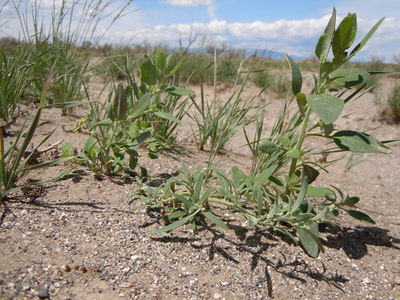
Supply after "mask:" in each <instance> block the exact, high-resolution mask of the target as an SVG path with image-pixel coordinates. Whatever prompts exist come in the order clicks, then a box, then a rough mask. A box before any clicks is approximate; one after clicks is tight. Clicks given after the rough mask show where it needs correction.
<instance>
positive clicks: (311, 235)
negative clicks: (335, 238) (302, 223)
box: [296, 223, 324, 258]
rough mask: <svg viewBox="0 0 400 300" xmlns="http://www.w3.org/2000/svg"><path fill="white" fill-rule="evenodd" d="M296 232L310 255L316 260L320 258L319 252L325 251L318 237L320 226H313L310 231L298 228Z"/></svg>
mask: <svg viewBox="0 0 400 300" xmlns="http://www.w3.org/2000/svg"><path fill="white" fill-rule="evenodd" d="M296 230H297V234H298V236H299V238H300V241H301V244H302V245H303V247H304V250H306V252H307V254H308V255H310V256H311V257H314V258H315V257H318V254H319V251H321V252H323V251H324V248H323V246H322V243H321V240H320V239H319V237H318V224H316V223H314V224H312V225H311V226H310V230H307V229H304V228H297V229H296Z"/></svg>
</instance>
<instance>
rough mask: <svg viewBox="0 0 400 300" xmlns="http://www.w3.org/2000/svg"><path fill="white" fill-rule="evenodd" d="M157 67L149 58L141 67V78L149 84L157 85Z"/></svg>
mask: <svg viewBox="0 0 400 300" xmlns="http://www.w3.org/2000/svg"><path fill="white" fill-rule="evenodd" d="M157 77H158V76H157V68H156V66H155V65H154V64H153V63H152V62H151V61H150V60H149V59H147V60H146V61H145V62H144V63H142V65H141V67H140V80H141V82H142V83H145V84H147V85H155V84H156V83H157Z"/></svg>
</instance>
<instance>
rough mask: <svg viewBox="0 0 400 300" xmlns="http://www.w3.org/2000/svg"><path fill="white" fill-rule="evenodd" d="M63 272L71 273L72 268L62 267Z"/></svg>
mask: <svg viewBox="0 0 400 300" xmlns="http://www.w3.org/2000/svg"><path fill="white" fill-rule="evenodd" d="M61 270H62V271H64V272H71V267H70V266H68V265H62V266H61Z"/></svg>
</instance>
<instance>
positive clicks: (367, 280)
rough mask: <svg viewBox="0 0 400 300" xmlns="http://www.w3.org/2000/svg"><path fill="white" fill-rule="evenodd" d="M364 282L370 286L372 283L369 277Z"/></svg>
mask: <svg viewBox="0 0 400 300" xmlns="http://www.w3.org/2000/svg"><path fill="white" fill-rule="evenodd" d="M363 282H364V283H365V284H370V283H371V280H370V279H369V278H368V277H365V278H364V279H363Z"/></svg>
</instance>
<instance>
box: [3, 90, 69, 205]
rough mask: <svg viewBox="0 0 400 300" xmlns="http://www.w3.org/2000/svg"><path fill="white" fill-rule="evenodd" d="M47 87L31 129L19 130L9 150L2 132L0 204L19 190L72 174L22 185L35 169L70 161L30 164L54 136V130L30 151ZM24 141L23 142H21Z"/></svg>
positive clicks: (58, 160) (55, 160)
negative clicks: (25, 176)
mask: <svg viewBox="0 0 400 300" xmlns="http://www.w3.org/2000/svg"><path fill="white" fill-rule="evenodd" d="M46 86H47V85H44V87H45V88H44V90H43V92H42V96H41V101H40V105H39V109H38V110H37V112H36V114H35V117H34V119H33V121H32V123H31V124H30V126H29V128H28V129H27V130H26V131H24V129H23V128H21V130H19V132H18V134H17V136H16V138H15V139H14V141H13V142H12V144H11V146H10V147H9V148H8V149H5V142H4V137H3V133H2V131H1V130H0V187H1V193H0V203H3V202H5V201H6V200H7V199H8V197H9V195H10V194H12V193H14V192H16V191H17V190H20V189H22V188H23V187H26V186H32V185H38V184H43V183H44V182H47V181H58V180H61V179H62V178H64V176H65V175H66V174H67V173H69V172H70V170H71V169H66V170H64V171H63V172H61V173H60V174H59V175H58V176H56V177H54V178H52V179H49V180H42V181H34V182H30V183H25V184H23V183H22V184H18V183H20V182H19V181H20V179H21V178H22V177H23V176H24V175H26V174H27V173H28V172H29V171H31V170H35V169H43V168H45V167H49V166H53V165H56V164H60V163H63V162H66V161H68V160H70V158H60V159H53V160H50V161H46V162H43V163H38V164H30V162H31V159H32V158H33V157H34V155H36V153H37V151H38V149H39V147H40V146H42V145H43V144H44V143H45V142H46V141H47V140H48V139H49V138H50V136H51V135H52V134H53V132H54V130H53V131H52V132H50V133H49V134H48V135H47V136H46V137H45V138H44V139H43V140H42V141H41V142H39V143H38V144H37V145H36V146H35V147H34V148H33V149H31V150H29V151H27V150H28V147H29V145H30V144H31V141H32V138H33V137H34V135H35V131H36V129H37V126H38V123H39V120H40V116H41V112H42V110H43V108H44V107H45V106H44V100H45V98H46V93H47V88H46ZM21 139H22V141H21Z"/></svg>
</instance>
